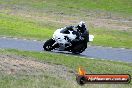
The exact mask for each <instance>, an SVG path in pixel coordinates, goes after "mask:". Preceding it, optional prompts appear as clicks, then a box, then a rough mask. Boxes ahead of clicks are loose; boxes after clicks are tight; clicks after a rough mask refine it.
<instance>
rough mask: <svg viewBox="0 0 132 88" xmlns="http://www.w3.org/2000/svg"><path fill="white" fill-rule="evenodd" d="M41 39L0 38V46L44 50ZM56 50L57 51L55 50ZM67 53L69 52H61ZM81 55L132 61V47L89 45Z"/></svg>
mask: <svg viewBox="0 0 132 88" xmlns="http://www.w3.org/2000/svg"><path fill="white" fill-rule="evenodd" d="M43 43H44V42H41V41H32V40H23V39H14V38H0V48H6V49H7V48H10V49H18V50H26V51H43V48H42V46H43ZM55 52H56V51H55ZM61 53H67V52H61ZM80 56H84V57H90V58H100V59H108V60H114V61H123V62H132V49H121V48H109V47H99V46H88V48H87V49H86V50H85V51H84V52H83V53H81V54H80Z"/></svg>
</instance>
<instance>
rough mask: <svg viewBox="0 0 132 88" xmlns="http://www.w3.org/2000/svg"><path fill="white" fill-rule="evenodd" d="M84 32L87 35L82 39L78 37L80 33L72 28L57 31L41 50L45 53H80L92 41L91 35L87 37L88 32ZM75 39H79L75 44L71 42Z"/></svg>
mask: <svg viewBox="0 0 132 88" xmlns="http://www.w3.org/2000/svg"><path fill="white" fill-rule="evenodd" d="M85 31H86V33H87V34H86V35H84V37H83V39H82V37H81V36H80V35H79V34H80V32H79V31H76V30H74V27H70V28H67V27H65V28H61V29H57V30H56V31H55V32H54V34H53V38H51V39H49V40H47V41H46V42H45V43H44V45H43V48H44V50H46V51H51V50H59V51H69V52H72V53H74V54H79V53H82V52H83V51H85V49H86V48H87V43H88V42H90V41H93V38H94V36H93V35H89V31H88V30H85ZM77 37H78V38H80V39H78V41H77V43H76V42H73V41H74V40H76V38H77Z"/></svg>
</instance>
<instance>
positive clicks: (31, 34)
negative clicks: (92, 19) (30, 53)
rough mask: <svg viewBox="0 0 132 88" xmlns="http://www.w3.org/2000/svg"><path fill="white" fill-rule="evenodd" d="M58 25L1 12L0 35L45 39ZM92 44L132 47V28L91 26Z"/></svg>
mask: <svg viewBox="0 0 132 88" xmlns="http://www.w3.org/2000/svg"><path fill="white" fill-rule="evenodd" d="M55 29H56V27H54V26H50V25H49V24H45V23H43V22H42V23H40V22H38V21H35V20H29V19H24V18H21V17H16V16H10V15H6V14H0V35H1V36H11V37H19V38H28V39H37V40H44V39H47V38H51V37H52V34H53V32H54V31H55ZM90 34H93V35H94V36H95V39H94V41H93V42H92V43H91V44H92V45H101V46H112V47H123V48H132V40H131V39H132V35H131V34H132V31H131V30H125V31H123V30H108V29H98V28H94V27H91V28H90Z"/></svg>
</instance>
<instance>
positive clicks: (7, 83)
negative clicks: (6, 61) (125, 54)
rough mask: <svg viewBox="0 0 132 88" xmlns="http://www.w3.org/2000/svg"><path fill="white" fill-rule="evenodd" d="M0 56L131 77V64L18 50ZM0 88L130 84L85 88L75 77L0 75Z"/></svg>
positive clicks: (125, 85)
mask: <svg viewBox="0 0 132 88" xmlns="http://www.w3.org/2000/svg"><path fill="white" fill-rule="evenodd" d="M0 54H7V55H18V56H23V57H27V58H29V59H32V58H35V59H36V60H37V61H40V62H44V63H46V62H47V63H52V64H57V65H63V66H66V67H68V68H71V69H72V70H73V71H77V68H78V67H79V66H82V67H84V68H85V69H86V70H87V73H91V72H92V73H95V74H96V73H98V74H110V73H115V74H121V73H123V74H130V75H132V71H131V69H132V65H131V63H124V62H115V61H108V60H99V59H90V58H81V57H79V56H78V57H74V56H73V55H68V56H67V55H64V54H55V53H50V52H27V51H18V50H12V49H10V50H9V49H8V50H3V49H1V50H0ZM0 87H1V88H7V87H10V88H19V87H20V88H31V87H35V88H43V87H44V88H49V87H53V88H89V87H90V88H99V87H102V88H117V87H119V88H124V87H125V88H130V87H131V84H89V85H85V86H82V87H81V86H79V85H78V84H77V83H76V82H75V77H73V80H72V81H69V80H64V79H62V78H59V77H58V78H54V77H52V76H50V75H49V74H43V75H30V74H28V75H8V74H1V75H0Z"/></svg>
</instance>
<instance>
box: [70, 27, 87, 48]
mask: <svg viewBox="0 0 132 88" xmlns="http://www.w3.org/2000/svg"><path fill="white" fill-rule="evenodd" d="M76 28H77V32H76V35H77V37H76V39H74V40H72V41H71V44H72V46H73V47H74V46H76V45H78V44H80V43H84V44H85V46H86V47H87V42H89V31H88V30H87V29H86V27H85V25H82V26H81V27H80V26H79V25H78V26H76Z"/></svg>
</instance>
